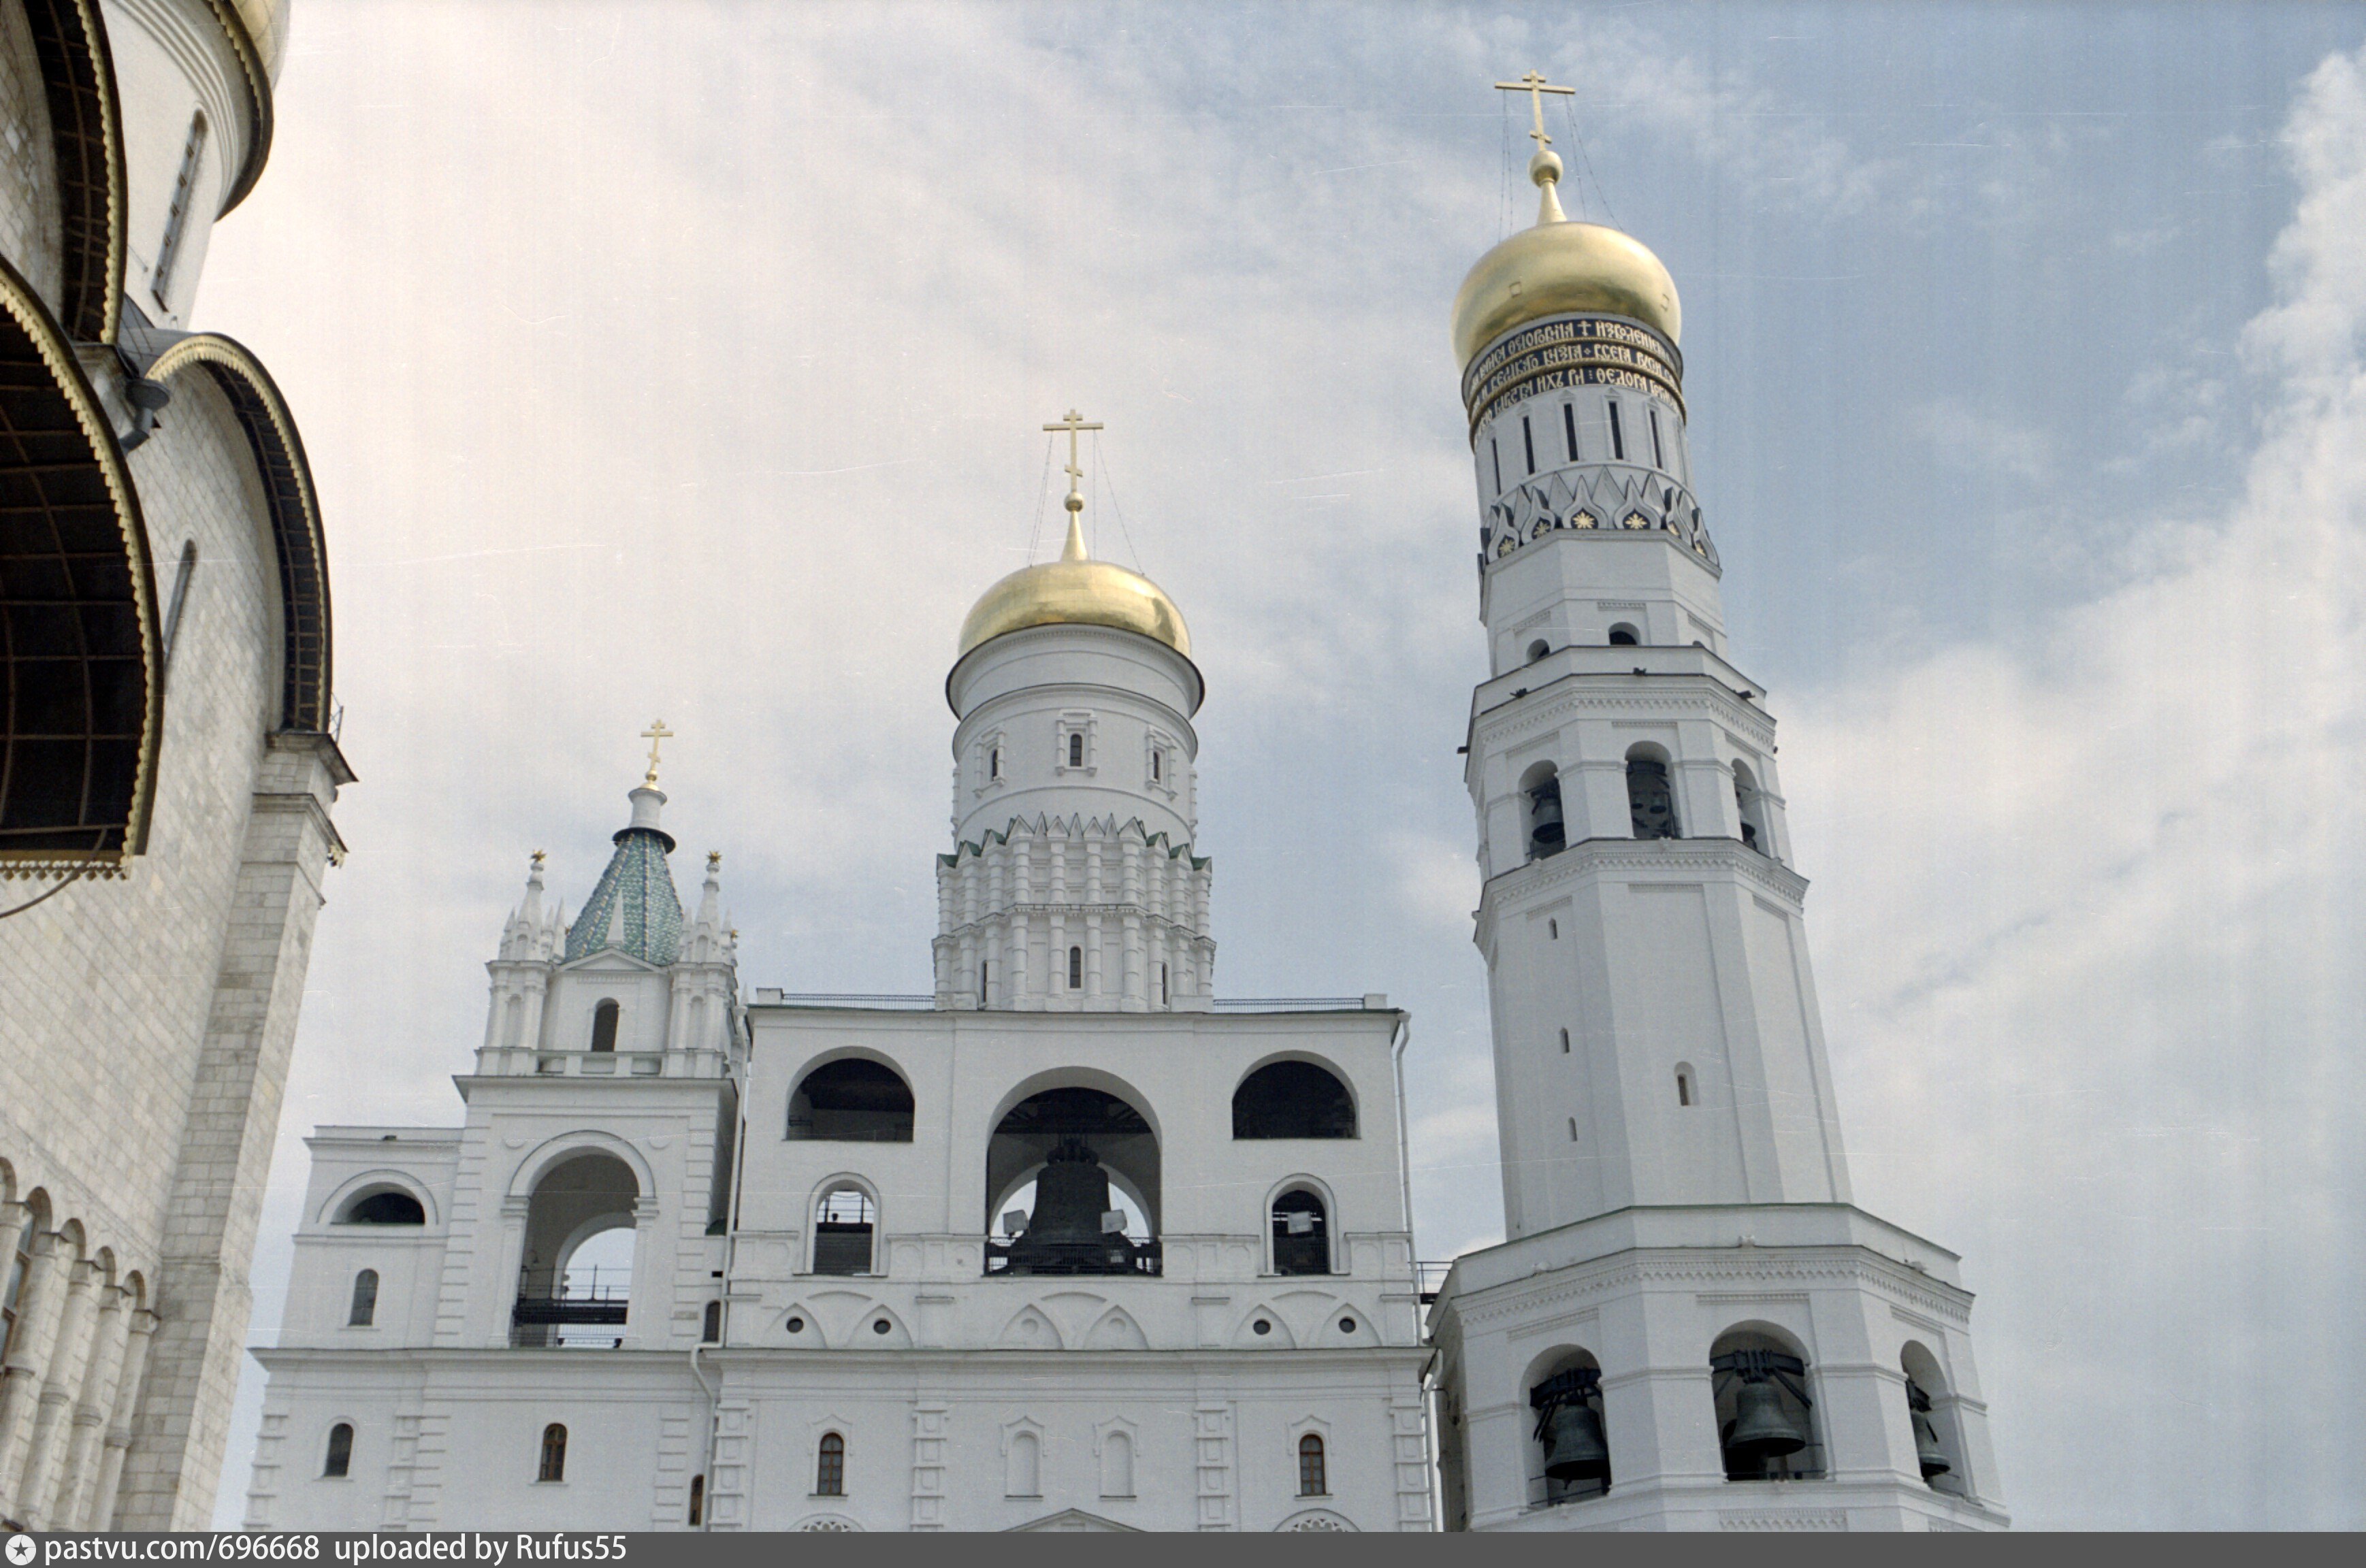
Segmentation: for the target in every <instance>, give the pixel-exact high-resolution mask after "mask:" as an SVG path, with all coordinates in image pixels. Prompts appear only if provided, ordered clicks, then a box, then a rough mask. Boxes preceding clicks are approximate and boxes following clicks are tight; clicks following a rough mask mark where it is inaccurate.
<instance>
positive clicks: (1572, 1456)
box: [1545, 1400, 1610, 1483]
mask: <svg viewBox="0 0 2366 1568" xmlns="http://www.w3.org/2000/svg"><path fill="white" fill-rule="evenodd" d="M1545 1475H1546V1477H1547V1478H1548V1479H1549V1480H1553V1481H1559V1482H1561V1483H1570V1482H1574V1481H1607V1480H1608V1479H1609V1478H1610V1448H1609V1445H1608V1444H1607V1443H1606V1442H1604V1441H1603V1438H1602V1417H1601V1416H1596V1415H1595V1414H1594V1407H1593V1406H1592V1405H1590V1404H1585V1403H1583V1401H1578V1400H1572V1401H1571V1402H1569V1403H1567V1404H1563V1405H1561V1406H1560V1408H1559V1409H1557V1410H1555V1411H1554V1412H1553V1413H1552V1421H1551V1424H1550V1425H1549V1426H1548V1427H1546V1428H1545Z"/></svg>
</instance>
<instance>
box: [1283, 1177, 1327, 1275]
mask: <svg viewBox="0 0 2366 1568" xmlns="http://www.w3.org/2000/svg"><path fill="white" fill-rule="evenodd" d="M1329 1218H1330V1216H1329V1215H1327V1214H1325V1213H1324V1212H1323V1200H1322V1199H1321V1198H1319V1197H1317V1196H1315V1195H1314V1194H1313V1193H1312V1192H1309V1191H1308V1190H1306V1189H1304V1188H1303V1187H1293V1188H1291V1189H1290V1190H1289V1191H1287V1192H1285V1193H1283V1194H1282V1195H1281V1196H1280V1197H1279V1198H1276V1199H1275V1200H1274V1201H1273V1271H1274V1272H1275V1273H1277V1274H1328V1273H1329V1272H1331V1227H1330V1224H1328V1221H1329Z"/></svg>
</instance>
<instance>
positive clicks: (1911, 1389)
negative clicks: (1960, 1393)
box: [1898, 1340, 1970, 1497]
mask: <svg viewBox="0 0 2366 1568" xmlns="http://www.w3.org/2000/svg"><path fill="white" fill-rule="evenodd" d="M1898 1365H1899V1368H1900V1370H1901V1371H1904V1372H1905V1373H1906V1413H1907V1418H1908V1420H1909V1422H1910V1425H1911V1426H1912V1427H1913V1428H1914V1462H1915V1465H1916V1467H1917V1468H1918V1469H1920V1470H1921V1472H1922V1479H1923V1481H1924V1482H1925V1483H1927V1484H1928V1485H1929V1486H1930V1487H1931V1489H1932V1491H1934V1492H1945V1493H1949V1494H1951V1495H1955V1496H1958V1497H1961V1496H1965V1495H1968V1494H1969V1492H1970V1488H1969V1487H1968V1486H1966V1483H1965V1476H1964V1458H1963V1455H1964V1450H1963V1446H1962V1444H1961V1442H1960V1441H1959V1440H1958V1439H1959V1437H1960V1434H1959V1432H1958V1431H1957V1429H1956V1424H1955V1400H1954V1399H1953V1398H1951V1397H1949V1396H1948V1393H1947V1380H1946V1375H1945V1374H1944V1372H1942V1371H1940V1370H1939V1360H1938V1358H1937V1357H1935V1356H1933V1355H1932V1354H1931V1352H1930V1350H1929V1348H1927V1347H1925V1346H1922V1345H1921V1344H1918V1343H1915V1342H1913V1341H1911V1340H1910V1341H1908V1343H1907V1346H1906V1348H1905V1351H1904V1353H1903V1354H1902V1355H1900V1356H1899V1358H1898Z"/></svg>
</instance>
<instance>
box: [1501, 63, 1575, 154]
mask: <svg viewBox="0 0 2366 1568" xmlns="http://www.w3.org/2000/svg"><path fill="white" fill-rule="evenodd" d="M1495 90H1496V91H1497V92H1499V93H1526V94H1527V96H1528V107H1530V108H1532V109H1534V110H1535V111H1536V116H1537V128H1536V129H1535V130H1531V131H1529V132H1528V134H1529V135H1530V136H1533V137H1535V138H1536V141H1537V151H1538V152H1543V151H1544V150H1545V149H1546V148H1548V147H1549V146H1551V145H1552V138H1551V137H1549V136H1547V135H1546V134H1545V95H1546V94H1547V93H1559V94H1561V95H1564V96H1575V95H1576V93H1577V89H1576V88H1575V87H1556V86H1554V85H1552V84H1551V83H1549V82H1548V81H1546V80H1545V78H1544V73H1543V72H1541V71H1531V72H1529V73H1527V75H1525V76H1523V77H1521V78H1520V79H1519V80H1518V81H1516V82H1498V83H1496V84H1495Z"/></svg>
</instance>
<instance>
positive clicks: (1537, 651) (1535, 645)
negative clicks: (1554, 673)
mask: <svg viewBox="0 0 2366 1568" xmlns="http://www.w3.org/2000/svg"><path fill="white" fill-rule="evenodd" d="M1551 651H1552V644H1550V643H1549V642H1547V641H1546V640H1545V639H1544V638H1542V637H1538V638H1537V640H1536V641H1534V642H1532V643H1530V644H1528V662H1529V663H1531V664H1534V663H1535V662H1536V661H1537V660H1539V659H1542V658H1543V657H1544V656H1545V655H1546V654H1548V653H1550V652H1551Z"/></svg>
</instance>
